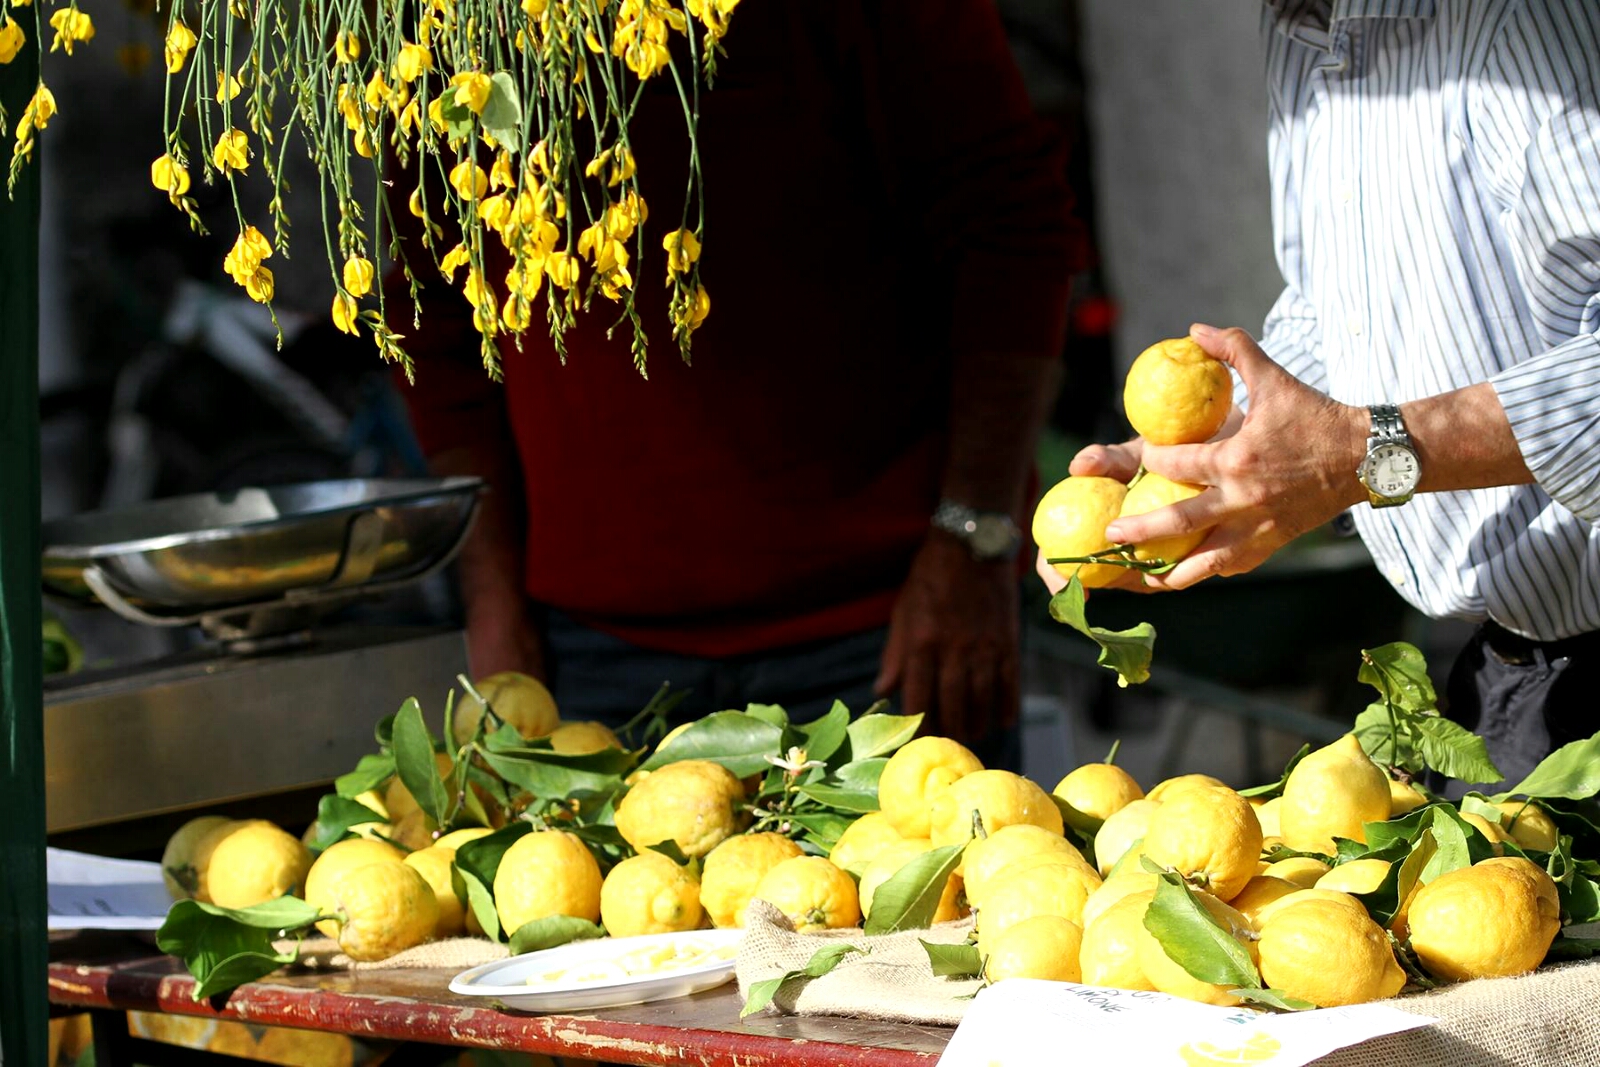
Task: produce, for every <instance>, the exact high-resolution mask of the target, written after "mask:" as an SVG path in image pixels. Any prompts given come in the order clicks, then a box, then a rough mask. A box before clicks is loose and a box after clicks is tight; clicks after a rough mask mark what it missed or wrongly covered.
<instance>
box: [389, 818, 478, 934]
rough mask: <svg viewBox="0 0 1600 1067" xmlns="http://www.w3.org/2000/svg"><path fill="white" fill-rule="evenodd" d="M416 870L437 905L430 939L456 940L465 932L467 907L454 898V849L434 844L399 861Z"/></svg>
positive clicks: (458, 898) (459, 899)
mask: <svg viewBox="0 0 1600 1067" xmlns="http://www.w3.org/2000/svg"><path fill="white" fill-rule="evenodd" d="M402 862H403V863H405V864H406V866H408V867H413V868H415V869H416V871H417V873H418V874H420V875H422V878H423V880H424V881H426V882H427V883H428V888H429V889H431V890H433V898H434V901H435V902H436V903H437V904H438V906H439V918H438V921H437V922H435V923H434V927H433V936H434V937H459V936H461V934H463V933H465V932H466V929H467V908H466V905H465V904H463V903H462V901H461V898H460V897H458V896H456V890H455V883H454V881H453V880H452V878H451V875H452V873H453V872H454V871H455V869H456V850H455V849H453V848H450V847H448V846H445V845H441V844H439V843H437V842H435V843H434V844H433V845H431V846H429V847H428V848H424V849H419V850H418V851H416V852H412V853H409V854H408V855H407V856H406V858H405V859H404V860H403V861H402Z"/></svg>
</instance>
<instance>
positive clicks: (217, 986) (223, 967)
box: [185, 940, 299, 1001]
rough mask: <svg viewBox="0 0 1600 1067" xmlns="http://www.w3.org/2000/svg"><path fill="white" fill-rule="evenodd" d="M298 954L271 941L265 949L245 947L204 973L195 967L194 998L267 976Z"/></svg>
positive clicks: (190, 971)
mask: <svg viewBox="0 0 1600 1067" xmlns="http://www.w3.org/2000/svg"><path fill="white" fill-rule="evenodd" d="M298 954H299V952H298V949H296V950H294V951H290V952H279V951H278V950H277V949H275V948H273V947H272V943H271V941H270V940H269V941H268V942H267V947H266V948H264V949H263V948H247V949H241V950H240V951H239V952H236V953H234V954H233V955H232V956H228V957H227V958H225V959H222V960H218V961H217V962H216V963H214V964H211V965H210V966H209V967H207V968H204V970H203V972H202V971H196V970H195V969H194V968H193V967H191V968H190V969H189V973H190V974H192V975H194V977H195V987H194V992H193V994H191V996H192V998H193V999H194V1000H196V1001H200V1000H205V999H206V998H207V997H214V996H216V995H217V994H218V993H226V992H228V990H230V989H237V988H239V987H240V986H242V985H244V984H245V983H246V982H254V981H255V980H256V979H257V978H265V977H266V976H267V975H269V974H271V973H272V972H273V971H275V970H277V969H278V968H279V967H282V966H284V965H285V964H290V963H293V962H294V961H295V958H296V957H297V956H298ZM185 962H187V961H185Z"/></svg>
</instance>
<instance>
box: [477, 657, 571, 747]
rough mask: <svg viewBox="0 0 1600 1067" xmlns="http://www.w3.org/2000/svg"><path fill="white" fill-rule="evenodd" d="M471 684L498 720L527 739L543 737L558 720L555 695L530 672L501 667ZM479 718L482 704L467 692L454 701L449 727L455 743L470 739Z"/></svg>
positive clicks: (553, 727) (556, 724)
mask: <svg viewBox="0 0 1600 1067" xmlns="http://www.w3.org/2000/svg"><path fill="white" fill-rule="evenodd" d="M473 687H474V688H476V689H477V690H478V692H479V693H482V694H483V699H485V700H487V701H488V702H489V705H490V707H492V708H494V713H495V714H496V715H498V716H499V717H500V718H501V720H503V721H504V722H508V723H510V724H511V725H512V726H515V727H516V728H517V733H519V734H521V735H522V736H523V737H524V738H526V739H528V740H532V739H533V738H535V737H544V736H546V735H548V734H549V733H550V732H551V731H552V730H554V729H555V728H556V727H557V726H559V725H560V724H561V717H560V716H559V715H558V714H557V713H556V701H555V697H553V696H551V695H550V690H548V689H546V688H545V685H544V683H543V682H541V681H539V679H537V678H534V677H532V676H531V675H527V674H520V673H518V672H517V671H501V672H500V673H499V674H491V675H489V677H487V678H482V679H479V680H478V681H476V682H474V683H473ZM482 721H483V705H482V704H480V703H478V702H477V701H476V700H474V699H473V698H472V697H471V696H466V697H463V698H462V700H461V702H460V703H459V704H457V705H456V710H455V716H454V724H453V727H452V730H453V732H454V733H455V737H456V744H457V745H464V744H466V743H467V742H468V741H470V740H472V735H473V734H474V733H475V732H476V731H477V729H478V723H480V722H482Z"/></svg>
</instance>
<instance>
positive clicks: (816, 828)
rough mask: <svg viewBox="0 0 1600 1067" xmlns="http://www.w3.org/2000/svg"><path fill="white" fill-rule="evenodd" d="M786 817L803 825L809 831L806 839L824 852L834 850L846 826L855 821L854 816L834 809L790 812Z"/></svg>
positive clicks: (797, 824) (800, 825)
mask: <svg viewBox="0 0 1600 1067" xmlns="http://www.w3.org/2000/svg"><path fill="white" fill-rule="evenodd" d="M786 818H787V819H788V820H789V821H790V822H792V823H794V824H795V825H796V826H799V827H803V828H804V829H805V830H806V831H807V833H806V836H805V840H807V841H810V842H811V843H812V844H814V845H816V846H817V847H818V848H820V849H822V850H824V852H831V851H833V846H834V845H836V844H838V843H839V835H840V834H842V833H844V831H845V827H847V826H849V825H850V824H851V823H853V822H855V817H854V816H850V815H840V814H838V813H837V812H832V811H799V812H790V813H789V814H788V815H787V816H786Z"/></svg>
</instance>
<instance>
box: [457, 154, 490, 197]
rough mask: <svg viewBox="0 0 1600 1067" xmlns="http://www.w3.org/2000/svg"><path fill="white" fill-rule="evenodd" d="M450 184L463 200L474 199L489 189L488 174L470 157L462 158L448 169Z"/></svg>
mask: <svg viewBox="0 0 1600 1067" xmlns="http://www.w3.org/2000/svg"><path fill="white" fill-rule="evenodd" d="M450 184H451V186H453V187H454V188H455V191H456V195H457V196H459V197H461V199H463V200H476V199H478V197H480V196H482V195H483V194H484V193H486V192H488V191H489V176H488V175H487V174H485V173H484V172H483V168H482V167H480V166H478V165H477V164H476V163H474V162H472V160H470V159H463V160H462V161H461V162H460V163H457V164H456V165H455V167H453V168H452V169H451V171H450Z"/></svg>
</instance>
